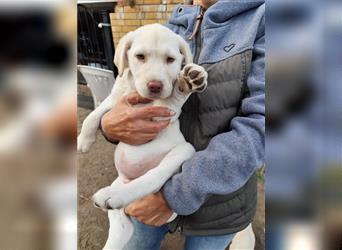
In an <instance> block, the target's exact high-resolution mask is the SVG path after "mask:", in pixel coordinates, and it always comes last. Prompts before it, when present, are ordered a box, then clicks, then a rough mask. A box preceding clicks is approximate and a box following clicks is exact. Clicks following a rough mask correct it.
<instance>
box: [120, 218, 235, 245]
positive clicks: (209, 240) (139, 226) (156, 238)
mask: <svg viewBox="0 0 342 250" xmlns="http://www.w3.org/2000/svg"><path fill="white" fill-rule="evenodd" d="M132 221H133V224H134V234H133V236H132V238H131V239H130V241H129V242H128V243H127V245H126V246H125V248H124V249H125V250H159V249H160V244H161V242H162V240H163V239H164V237H165V235H166V234H167V232H168V228H167V226H166V225H164V226H161V227H153V226H149V225H145V224H143V223H140V222H139V221H137V220H135V219H133V218H132ZM234 236H235V234H228V235H222V236H186V238H185V245H184V250H224V249H225V248H226V247H227V246H228V245H229V243H230V242H231V241H232V239H233V237H234Z"/></svg>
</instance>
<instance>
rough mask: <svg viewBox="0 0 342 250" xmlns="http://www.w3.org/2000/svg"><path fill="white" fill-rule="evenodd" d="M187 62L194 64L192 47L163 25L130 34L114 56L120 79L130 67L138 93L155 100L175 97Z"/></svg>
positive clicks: (146, 27)
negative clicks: (179, 77)
mask: <svg viewBox="0 0 342 250" xmlns="http://www.w3.org/2000/svg"><path fill="white" fill-rule="evenodd" d="M183 61H185V63H186V64H188V63H191V62H192V55H191V51H190V48H189V46H188V44H187V43H186V42H185V41H184V39H183V38H182V37H180V36H179V35H177V34H175V33H173V32H172V31H171V30H169V29H168V28H166V27H164V26H162V25H160V24H151V25H146V26H143V27H141V28H139V29H137V30H135V31H133V32H129V33H128V34H126V35H125V36H124V37H123V38H122V39H121V40H120V42H119V45H118V47H117V48H116V52H115V57H114V63H115V65H116V66H117V67H118V71H119V76H122V74H123V72H124V71H125V69H127V68H129V70H130V71H131V73H132V75H133V79H134V84H135V88H136V90H137V91H138V93H139V94H140V95H141V96H143V97H147V98H151V99H164V98H167V97H169V96H170V95H171V93H172V90H173V85H174V82H175V81H176V79H177V76H178V74H179V72H180V70H181V67H182V63H183Z"/></svg>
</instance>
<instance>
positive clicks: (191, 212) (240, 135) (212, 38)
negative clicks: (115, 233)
mask: <svg viewBox="0 0 342 250" xmlns="http://www.w3.org/2000/svg"><path fill="white" fill-rule="evenodd" d="M264 13H265V4H264V1H262V0H253V1H235V0H228V1H215V0H202V1H201V2H200V5H179V6H178V7H176V9H175V11H174V12H173V14H172V17H171V19H170V20H169V22H168V23H167V27H169V28H170V29H171V30H173V31H174V32H176V33H177V34H179V35H181V36H182V37H183V38H184V39H185V40H186V41H188V43H189V45H190V48H191V50H192V53H193V55H194V62H195V63H197V64H199V65H201V66H203V67H204V68H205V69H206V70H207V72H208V88H207V90H206V91H204V92H203V93H198V94H193V95H192V96H191V97H190V98H189V99H188V100H187V102H186V103H185V105H184V106H183V110H182V114H181V117H180V129H181V131H182V133H183V135H184V137H185V138H186V140H187V141H188V142H190V143H191V144H192V145H193V146H194V147H195V148H196V151H197V152H196V153H195V155H194V157H192V158H191V159H190V160H188V161H186V162H185V163H184V164H183V166H182V171H181V172H180V173H177V174H175V175H174V176H173V177H172V178H171V179H170V180H169V181H168V182H167V183H166V184H165V185H164V187H163V189H162V190H160V191H159V192H158V193H156V194H152V195H149V196H147V197H145V198H144V199H142V200H140V201H136V202H133V203H132V204H130V205H129V206H128V207H126V209H125V212H126V213H127V214H128V215H130V216H131V217H133V218H134V220H133V221H134V226H135V232H134V235H133V237H132V238H131V240H130V242H129V243H128V245H127V246H126V248H127V249H129V250H134V249H159V248H160V244H161V241H162V240H163V238H164V236H165V235H166V233H167V232H170V231H171V232H173V231H175V230H177V229H179V230H180V231H181V232H182V233H183V234H184V235H185V236H186V239H185V249H196V250H201V249H225V248H226V247H227V246H228V245H229V244H230V243H231V241H232V239H233V238H234V236H235V234H236V233H237V232H240V231H241V230H243V229H244V228H246V227H247V226H249V225H250V223H251V221H252V219H253V217H254V214H255V210H256V200H257V187H256V177H255V172H256V170H257V169H258V168H259V167H260V166H261V165H262V164H263V162H264V134H265V116H264V114H265V77H264V68H265V60H264V58H265V18H264ZM146 102H148V100H146V99H145V98H142V97H140V96H139V95H137V94H133V95H129V96H128V97H124V99H123V100H122V101H121V102H119V103H118V104H117V105H116V106H115V107H114V108H113V109H112V110H111V111H109V112H108V113H106V114H105V115H104V116H103V118H102V121H101V127H102V131H103V133H104V135H105V137H106V138H107V139H108V140H110V141H123V142H125V143H127V144H132V145H140V144H144V143H146V142H148V141H150V140H153V139H154V138H155V137H156V136H157V135H158V132H159V131H161V130H162V129H164V128H165V127H167V125H168V121H149V122H144V124H145V125H146V126H139V127H137V126H134V124H141V122H140V119H143V118H142V116H141V114H142V113H143V110H144V107H134V105H136V104H138V103H146ZM154 112H155V116H156V117H158V116H167V115H171V114H170V113H169V112H170V111H169V110H167V109H165V108H161V107H154ZM127 114H130V115H129V117H128V116H127ZM134 114H137V115H136V116H135V115H134ZM138 114H139V115H138ZM144 120H145V119H144ZM145 121H146V120H145ZM149 123H150V124H149ZM128 124H131V125H132V126H128ZM135 127H136V128H135ZM173 212H175V213H177V214H178V215H179V216H178V217H177V218H176V219H175V220H174V221H172V222H171V223H169V224H165V223H166V221H167V220H168V219H169V218H170V216H171V215H172V214H173Z"/></svg>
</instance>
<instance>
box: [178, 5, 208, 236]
mask: <svg viewBox="0 0 342 250" xmlns="http://www.w3.org/2000/svg"><path fill="white" fill-rule="evenodd" d="M203 14H204V11H203V9H202V7H200V11H199V14H198V16H197V21H198V22H199V23H198V24H197V25H198V27H196V28H195V29H197V30H195V31H194V32H197V33H196V34H194V35H195V57H194V63H196V64H198V60H199V56H200V52H201V47H202V39H201V24H202V18H203ZM191 38H192V36H191ZM191 38H190V39H191ZM190 100H191V107H193V108H198V106H197V103H198V98H197V97H196V96H193V97H192V98H190ZM190 100H189V101H190ZM197 113H198V112H193V114H197ZM193 119H197V117H193ZM188 122H190V121H188ZM189 130H190V126H187V134H188V135H189V134H190V131H189ZM184 219H185V218H184V217H183V216H182V217H180V220H179V222H178V228H177V231H178V232H179V233H183V226H184Z"/></svg>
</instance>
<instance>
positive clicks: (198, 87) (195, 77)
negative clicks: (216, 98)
mask: <svg viewBox="0 0 342 250" xmlns="http://www.w3.org/2000/svg"><path fill="white" fill-rule="evenodd" d="M181 78H182V80H183V81H181V82H182V84H181V85H180V88H182V90H183V91H184V90H185V91H188V92H202V91H204V90H205V88H206V87H207V79H208V73H207V72H206V71H205V69H204V68H203V67H202V66H199V65H197V64H194V63H189V64H187V65H185V67H184V69H183V70H182V72H181Z"/></svg>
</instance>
